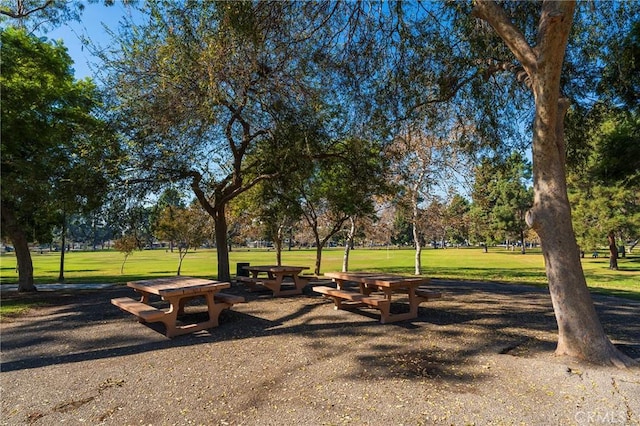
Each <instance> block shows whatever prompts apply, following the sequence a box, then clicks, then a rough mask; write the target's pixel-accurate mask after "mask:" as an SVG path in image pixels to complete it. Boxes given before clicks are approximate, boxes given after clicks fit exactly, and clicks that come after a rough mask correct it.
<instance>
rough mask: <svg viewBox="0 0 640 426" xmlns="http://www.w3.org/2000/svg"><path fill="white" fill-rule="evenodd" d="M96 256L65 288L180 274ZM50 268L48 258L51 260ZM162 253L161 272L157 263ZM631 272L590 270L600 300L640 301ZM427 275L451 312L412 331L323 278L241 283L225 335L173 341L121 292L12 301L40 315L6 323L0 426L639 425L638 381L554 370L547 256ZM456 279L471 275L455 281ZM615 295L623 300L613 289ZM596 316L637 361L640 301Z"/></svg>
mask: <svg viewBox="0 0 640 426" xmlns="http://www.w3.org/2000/svg"><path fill="white" fill-rule="evenodd" d="M114 254H115V253H114ZM340 254H341V252H340V251H339V250H328V251H327V253H326V254H325V256H324V257H323V259H324V261H325V263H324V265H325V266H324V267H323V269H324V270H327V271H330V270H339V266H340V259H341V257H340ZM412 254H413V251H411V250H389V251H388V252H387V251H386V250H354V251H353V253H352V255H353V257H352V265H353V268H354V270H357V269H361V270H363V269H371V268H372V266H374V265H377V266H376V268H377V269H379V270H380V271H384V272H385V273H389V272H393V273H400V274H405V275H410V273H411V271H412V270H411V260H412ZM93 255H94V253H72V254H71V255H69V256H68V259H69V263H68V271H67V273H66V275H67V276H68V277H70V279H69V281H74V282H77V283H84V284H88V283H91V282H102V283H105V282H112V283H114V284H115V283H117V282H122V281H127V280H130V279H141V278H144V277H147V278H148V277H150V276H152V275H153V274H151V273H150V272H148V271H146V270H145V267H143V266H142V265H143V264H145V263H146V262H150V263H154V262H162V263H163V264H164V266H165V267H164V269H162V268H159V267H158V265H157V264H155V266H153V267H152V269H155V270H156V271H165V272H161V274H163V275H165V276H169V275H171V268H168V267H167V266H168V265H169V262H168V259H170V257H168V256H170V255H171V253H165V252H164V251H144V252H140V253H135V254H134V256H132V257H131V258H130V260H129V261H128V262H130V263H128V265H127V266H126V267H125V273H127V272H126V271H127V270H129V271H130V272H129V274H130V275H127V276H126V277H122V276H120V278H119V277H118V275H119V264H118V261H119V260H121V258H120V257H119V256H114V257H113V263H114V265H113V267H112V268H113V270H114V271H117V272H116V273H113V272H112V273H111V275H109V273H107V272H106V271H107V270H109V268H111V267H110V266H108V265H109V263H110V261H104V262H102V264H101V265H102V266H100V265H99V264H98V262H96V261H95V260H92V256H93ZM104 255H105V254H104V253H103V258H104V259H109V258H110V257H109V255H106V256H104ZM273 255H274V254H273V252H267V251H256V250H252V251H242V252H241V251H233V252H232V255H231V259H232V265H234V266H235V263H236V262H247V263H266V262H268V261H269V259H272V256H273ZM42 256H43V257H47V256H50V258H51V259H54V258H55V254H54V253H51V254H44V255H42ZM154 256H155V257H160V258H161V259H162V260H156V261H152V260H151V259H146V257H154ZM164 256H167V257H164ZM189 256H191V255H189ZM189 256H187V259H189ZM198 256H207V257H208V258H210V259H211V262H210V265H213V264H214V262H213V259H214V258H215V255H214V253H213V252H210V251H198V252H197V254H194V256H192V259H191V260H195V259H196V257H198ZM305 256H308V259H306V258H305ZM376 256H379V258H378V257H376ZM387 256H388V257H387ZM483 256H484V257H483ZM405 257H406V261H405V260H404V258H405ZM174 258H175V255H174V257H172V258H171V259H174ZM47 259H49V258H47ZM81 259H84V262H80V260H81ZM145 259H146V260H145ZM312 259H313V252H312V251H308V252H305V251H304V250H301V251H292V252H290V253H289V252H284V253H283V262H284V263H295V264H301V265H303V264H308V263H309V262H310V261H311V260H312ZM366 259H368V262H370V263H368V264H367V263H366ZM386 259H389V260H388V261H386ZM465 259H466V260H465ZM481 259H484V263H482V262H481ZM9 260H10V258H7V257H3V258H2V268H3V269H2V279H3V283H8V282H9V277H10V274H11V273H12V271H10V269H8V266H9V265H10V261H9ZM621 260H622V261H623V262H621V270H620V271H617V272H612V271H608V270H607V269H606V265H607V264H606V262H604V263H599V262H600V261H601V260H598V259H591V258H590V259H585V260H584V262H585V264H584V267H585V271H586V272H585V273H586V275H587V276H588V277H591V278H589V279H588V281H590V282H592V281H593V282H595V281H598V282H601V283H602V284H598V285H602V286H605V287H606V285H610V284H611V283H612V282H615V281H616V280H615V279H614V278H612V277H613V276H618V277H626V278H624V279H623V280H622V282H623V284H622V285H621V286H622V287H625V286H626V287H627V290H626V291H627V293H626V294H627V295H628V296H629V295H633V294H634V293H635V294H636V295H637V293H638V289H637V282H638V279H637V278H638V276H639V274H640V271H638V269H639V268H638V267H637V266H634V265H637V263H636V262H637V259H635V258H633V257H631V258H627V259H626V260H625V259H621ZM76 262H77V263H76ZM405 262H406V263H405ZM271 263H273V262H271ZM462 263H466V267H464V265H463V264H462ZM34 264H35V265H36V269H37V271H38V272H36V276H38V274H40V275H42V276H47V274H49V275H55V274H54V273H53V271H55V267H52V272H46V268H44V267H43V268H42V269H39V267H38V265H42V264H40V263H39V262H38V256H37V255H36V256H34ZM53 264H55V262H52V265H53ZM206 264H207V262H203V261H202V259H200V260H199V261H198V262H194V263H193V264H190V263H188V262H187V260H185V265H184V268H185V269H184V270H183V274H188V275H197V276H206V277H212V275H213V270H214V268H213V267H212V266H208V272H207V271H204V270H201V269H199V268H204V266H205V265H206ZM483 264H484V265H485V269H484V270H483V268H482V265H483ZM79 265H84V266H79ZM196 265H198V266H196ZM367 265H368V266H367ZM392 265H393V266H392ZM423 265H424V267H425V270H428V271H429V273H427V274H426V275H427V276H437V278H432V280H431V282H430V284H429V287H430V288H431V289H433V290H434V291H437V292H440V293H441V294H442V298H440V299H436V300H434V301H430V302H428V303H424V304H422V305H420V308H419V315H418V318H417V319H414V320H409V321H401V322H398V323H392V324H380V322H379V321H378V318H377V316H375V315H373V314H370V313H369V312H368V311H366V310H361V312H359V313H358V314H356V313H353V312H349V311H343V310H334V309H333V303H331V302H330V301H328V300H326V299H325V298H323V297H322V296H321V295H319V294H316V293H314V292H313V291H312V290H311V289H312V287H313V285H315V284H317V283H326V281H324V280H322V279H314V280H312V281H311V283H310V285H308V286H307V287H306V288H305V290H304V292H303V294H302V295H297V296H289V297H272V295H271V294H270V293H268V292H248V291H247V289H246V288H245V287H244V286H243V285H242V284H238V283H236V282H233V283H232V286H231V288H229V289H227V290H225V292H229V293H232V294H235V295H238V296H242V297H244V298H245V299H246V303H240V304H237V305H234V307H233V309H231V310H226V311H223V312H222V314H221V316H220V325H219V326H218V327H215V328H212V329H210V330H202V331H198V332H196V333H192V334H187V335H184V336H178V337H176V338H173V339H169V338H167V337H165V336H164V335H163V334H162V327H161V326H159V327H158V326H156V325H155V324H150V325H145V324H139V323H138V322H137V321H136V320H135V318H134V317H132V316H131V315H128V314H126V313H123V312H122V311H120V310H119V309H118V308H117V307H115V306H113V305H111V304H110V303H109V301H110V299H112V298H115V297H123V296H129V297H130V296H132V294H133V291H132V289H130V288H128V287H126V286H124V285H118V284H115V285H113V286H111V287H109V288H105V289H100V290H81V289H80V288H81V286H78V289H76V290H64V291H55V292H48V291H41V292H38V293H35V294H17V293H14V292H11V291H3V292H2V304H3V309H4V307H5V306H11V305H13V306H19V305H22V306H25V305H27V306H31V308H30V309H28V310H26V311H22V312H21V313H19V314H10V313H9V314H4V315H3V318H2V368H1V370H2V373H1V376H0V379H1V385H2V411H1V416H0V418H1V422H2V424H7V425H13V424H41V425H50V424H110V425H111V424H112V425H123V424H153V425H186V424H212V425H213V424H215V425H224V424H245V425H289V424H308V425H337V424H354V425H365V424H366V425H388V424H405V425H440V424H443V425H444V424H446V425H474V424H475V425H486V424H500V425H511V424H527V425H542V424H545V425H571V424H576V425H595V424H625V425H633V424H640V374H639V372H638V370H637V368H632V369H626V370H624V369H622V370H621V369H615V368H605V367H600V366H593V365H588V364H584V363H577V362H576V361H575V360H572V359H568V358H564V357H557V356H554V354H553V351H554V348H555V343H556V340H557V326H556V322H555V318H554V314H553V309H552V306H551V301H550V297H549V293H548V290H547V289H546V288H545V287H544V285H543V284H542V283H543V282H544V268H543V265H542V259H541V256H540V254H539V253H538V254H536V253H534V252H532V253H530V254H527V255H524V256H523V255H520V254H512V253H510V252H504V251H503V250H495V251H489V253H482V252H481V250H478V249H464V250H463V249H461V250H455V249H447V250H430V251H426V252H425V253H424V260H423ZM102 268H105V269H102ZM81 269H84V270H83V271H80V270H81ZM456 269H457V270H458V271H459V273H460V274H465V275H463V276H460V277H458V278H456V277H454V276H448V274H453V273H454V272H453V271H454V270H456ZM74 271H75V272H74ZM500 271H501V272H500ZM483 274H484V275H485V278H486V279H482V280H481V279H480V278H479V277H480V275H483ZM499 274H502V275H499ZM83 276H84V278H83ZM99 276H102V279H98V277H99ZM155 276H158V275H157V274H156V275H155ZM598 276H600V278H595V277H598ZM94 277H95V278H94ZM518 277H519V278H518ZM603 277H608V278H603ZM319 278H322V277H319ZM52 281H55V280H52ZM496 281H501V282H500V283H498V282H496ZM507 281H510V282H507ZM624 282H626V283H627V284H624ZM536 283H537V284H538V285H535V284H536ZM607 283H608V284H607ZM3 285H5V284H3ZM5 288H6V287H5ZM615 294H625V293H623V292H622V289H621V288H618V289H616V290H615ZM594 301H595V304H596V309H597V310H598V314H599V316H600V319H601V321H602V324H603V326H604V328H605V331H606V333H607V335H608V336H609V337H610V338H611V340H612V342H613V343H614V344H615V345H616V346H617V347H618V348H620V349H621V350H622V351H623V352H624V353H626V354H627V355H629V356H631V357H632V358H635V359H639V358H640V316H639V315H638V312H640V301H638V300H637V297H636V300H633V298H632V297H617V296H611V295H603V294H598V293H594ZM201 305H202V304H201V303H195V301H194V303H193V304H192V305H189V306H187V308H186V310H187V313H191V314H192V315H194V316H196V317H197V316H198V315H204V313H203V309H202V306H201ZM3 312H6V311H3ZM205 312H206V310H205Z"/></svg>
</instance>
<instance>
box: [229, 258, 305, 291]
mask: <svg viewBox="0 0 640 426" xmlns="http://www.w3.org/2000/svg"><path fill="white" fill-rule="evenodd" d="M244 269H246V270H247V271H249V272H250V273H251V276H250V277H244V276H237V277H236V280H238V282H241V283H244V284H246V285H247V287H248V288H249V290H250V291H253V290H256V289H258V288H260V287H263V288H266V289H269V290H271V291H272V292H273V296H275V297H278V296H290V295H297V294H302V290H303V289H304V287H305V286H306V285H307V284H309V280H310V279H312V278H314V277H304V276H302V275H300V273H301V272H302V271H303V270H305V269H309V268H308V267H306V266H285V265H279V266H278V265H259V266H245V267H244ZM260 274H262V276H260ZM264 274H266V276H264Z"/></svg>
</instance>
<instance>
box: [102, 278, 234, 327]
mask: <svg viewBox="0 0 640 426" xmlns="http://www.w3.org/2000/svg"><path fill="white" fill-rule="evenodd" d="M127 286H128V287H131V288H133V289H134V290H135V291H136V292H138V293H139V294H140V295H141V297H140V299H139V300H135V299H133V298H130V297H119V298H114V299H111V303H112V304H113V305H115V306H117V307H118V308H120V309H122V310H123V311H126V312H129V313H131V314H133V315H135V316H136V317H138V321H139V322H142V323H145V322H149V323H151V322H161V323H163V324H164V325H165V327H166V335H167V337H174V336H177V335H181V334H186V333H192V332H194V331H198V330H205V329H207V328H212V327H217V326H218V318H219V316H220V313H221V312H222V311H223V310H225V309H228V308H230V307H232V306H233V305H234V304H236V303H243V302H244V301H245V300H244V298H243V297H241V296H236V295H233V294H228V293H222V292H220V290H222V289H225V288H229V287H230V284H229V283H228V282H221V281H212V280H206V279H201V278H192V277H170V278H156V279H151V280H142V281H131V282H128V283H127ZM152 295H155V296H160V298H161V299H162V300H166V301H167V302H169V308H165V309H160V308H156V307H154V306H152V305H151V304H150V299H151V296H152ZM198 297H204V298H205V300H206V301H207V312H208V314H209V319H208V320H207V321H204V322H199V323H192V324H185V325H178V324H177V319H178V316H181V315H183V314H184V308H185V305H186V303H187V302H188V301H190V300H192V299H194V298H198Z"/></svg>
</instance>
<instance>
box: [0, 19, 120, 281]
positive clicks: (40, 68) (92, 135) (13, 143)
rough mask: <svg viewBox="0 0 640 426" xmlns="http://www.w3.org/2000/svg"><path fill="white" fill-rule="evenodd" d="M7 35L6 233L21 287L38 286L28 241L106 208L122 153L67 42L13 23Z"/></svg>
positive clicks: (4, 84) (4, 35)
mask: <svg viewBox="0 0 640 426" xmlns="http://www.w3.org/2000/svg"><path fill="white" fill-rule="evenodd" d="M0 36H1V37H2V58H1V60H2V74H1V76H0V82H1V88H2V93H3V99H2V102H3V104H2V189H1V193H2V232H3V234H4V235H6V236H7V237H8V238H9V239H11V241H12V242H13V244H14V246H15V249H16V257H17V261H18V271H19V290H20V291H34V290H35V286H34V282H33V266H32V263H31V255H30V253H29V247H28V243H29V241H30V240H31V239H33V238H36V239H38V240H40V241H50V240H51V231H52V230H53V228H54V227H55V225H58V224H60V223H63V224H65V223H66V216H67V215H70V214H72V213H74V212H76V211H78V212H80V211H90V210H92V209H94V208H96V207H97V206H99V205H100V204H101V203H102V200H103V197H104V195H105V192H106V190H107V189H108V177H109V173H110V172H112V171H113V170H115V166H116V164H117V163H116V161H115V160H116V158H117V157H118V155H119V154H118V148H117V145H116V144H115V142H114V140H113V138H112V137H111V136H110V131H109V130H108V128H107V127H106V126H105V124H104V122H102V121H101V120H99V119H98V118H96V115H95V114H96V113H97V110H98V108H99V107H100V99H99V97H98V93H97V91H96V88H95V86H94V85H93V83H91V82H90V81H89V80H82V81H75V80H74V78H73V72H72V69H71V64H72V62H71V59H70V58H69V56H68V55H67V53H66V49H65V48H64V46H62V45H59V44H51V43H47V42H44V41H42V40H39V39H37V38H35V37H32V36H29V35H27V34H26V33H25V32H24V31H23V30H17V29H14V28H7V29H4V30H2V31H1V33H0ZM64 226H66V225H64ZM63 235H64V234H63Z"/></svg>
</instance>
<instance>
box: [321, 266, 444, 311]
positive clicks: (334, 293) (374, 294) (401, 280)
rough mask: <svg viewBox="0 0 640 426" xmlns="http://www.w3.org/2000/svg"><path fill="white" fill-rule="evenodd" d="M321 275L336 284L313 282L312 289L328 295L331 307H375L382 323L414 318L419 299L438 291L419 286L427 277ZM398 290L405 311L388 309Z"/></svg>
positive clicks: (426, 280) (426, 298)
mask: <svg viewBox="0 0 640 426" xmlns="http://www.w3.org/2000/svg"><path fill="white" fill-rule="evenodd" d="M324 276H325V277H327V278H331V279H332V280H333V282H335V283H336V287H335V288H333V287H328V286H315V287H313V290H314V291H315V292H318V293H321V294H323V295H324V296H325V297H328V298H330V299H332V300H333V302H334V304H335V309H349V308H358V307H371V308H375V309H378V310H379V311H380V322H381V323H383V324H385V323H389V322H396V321H404V320H407V319H414V318H417V317H418V306H419V305H420V304H421V303H423V302H427V301H429V300H432V299H435V298H439V297H441V294H440V293H437V292H432V291H429V290H426V289H420V288H419V287H420V286H422V285H424V284H427V283H428V282H429V278H423V277H406V276H400V275H387V274H380V273H375V272H327V273H325V274H324ZM348 283H355V284H357V290H354V289H353V287H349V285H348ZM398 294H402V295H406V297H407V299H408V305H409V311H408V312H403V313H391V303H392V298H393V296H395V295H398Z"/></svg>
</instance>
